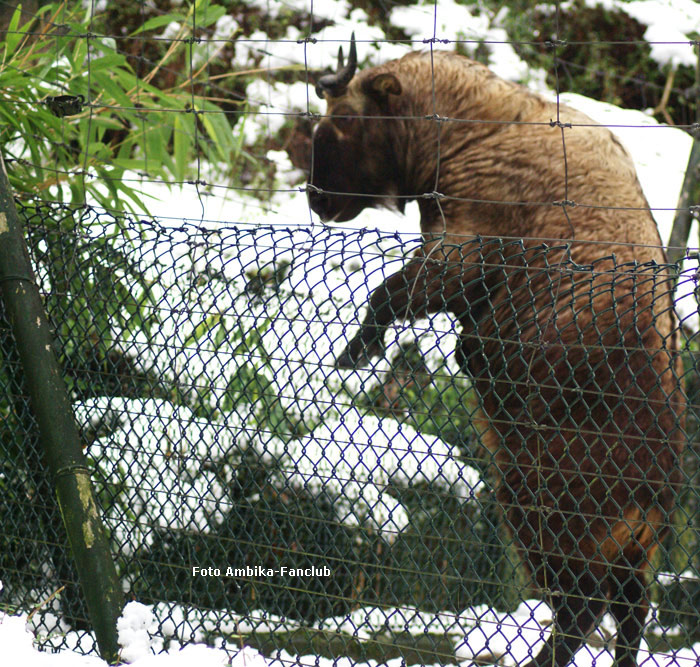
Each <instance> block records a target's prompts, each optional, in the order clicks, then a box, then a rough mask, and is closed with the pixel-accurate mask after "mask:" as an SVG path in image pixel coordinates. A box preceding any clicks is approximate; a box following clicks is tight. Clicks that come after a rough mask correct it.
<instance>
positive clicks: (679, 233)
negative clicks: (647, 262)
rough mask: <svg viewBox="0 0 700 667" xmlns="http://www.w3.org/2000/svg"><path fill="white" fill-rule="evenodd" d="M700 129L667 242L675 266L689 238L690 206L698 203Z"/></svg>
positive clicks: (699, 187) (683, 254) (696, 134)
mask: <svg viewBox="0 0 700 667" xmlns="http://www.w3.org/2000/svg"><path fill="white" fill-rule="evenodd" d="M698 133H700V129H698V130H696V132H695V138H694V140H693V148H692V150H691V151H690V157H689V158H688V167H687V169H686V171H685V179H684V180H683V189H682V190H681V195H680V198H679V200H678V211H677V213H676V217H675V219H674V221H673V227H672V228H671V238H669V240H668V261H669V262H671V263H672V264H675V263H676V262H678V261H679V260H681V259H683V257H684V256H685V253H686V246H687V245H688V237H689V236H690V226H691V225H692V223H693V216H692V214H691V212H690V206H692V205H697V203H698V201H700V137H698Z"/></svg>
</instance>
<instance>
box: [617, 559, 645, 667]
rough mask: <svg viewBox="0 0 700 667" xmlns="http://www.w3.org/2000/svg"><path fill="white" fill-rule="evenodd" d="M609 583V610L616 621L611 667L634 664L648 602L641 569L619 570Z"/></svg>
mask: <svg viewBox="0 0 700 667" xmlns="http://www.w3.org/2000/svg"><path fill="white" fill-rule="evenodd" d="M616 574H617V577H616V579H614V581H613V584H612V589H613V590H612V602H611V605H610V611H611V613H612V615H613V616H614V617H615V620H616V621H617V626H618V630H617V641H616V643H615V667H636V665H637V653H638V652H639V645H640V643H641V641H642V636H643V634H644V623H645V621H646V616H647V612H648V610H649V603H648V601H647V583H646V579H645V574H644V572H643V571H642V570H637V571H635V570H633V569H632V568H629V569H620V570H619V571H618V572H617V573H616Z"/></svg>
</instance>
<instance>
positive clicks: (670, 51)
mask: <svg viewBox="0 0 700 667" xmlns="http://www.w3.org/2000/svg"><path fill="white" fill-rule="evenodd" d="M587 4H589V5H596V4H601V5H604V6H605V7H606V9H617V10H619V11H622V12H624V13H626V14H627V15H629V16H631V17H632V18H633V19H636V20H637V21H639V23H641V24H642V25H646V26H647V29H646V31H645V33H644V39H645V40H646V41H647V42H649V43H650V44H651V57H652V58H653V59H654V60H656V62H657V63H659V65H661V66H671V67H677V66H678V65H685V66H687V67H695V64H696V62H697V55H696V54H695V50H694V49H693V45H692V40H693V39H694V37H693V35H694V34H695V35H697V33H699V32H700V6H699V5H698V3H697V2H695V0H673V2H669V0H634V1H633V2H625V1H624V0H606V1H605V2H604V3H603V2H596V0H587Z"/></svg>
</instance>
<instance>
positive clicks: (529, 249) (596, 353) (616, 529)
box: [308, 38, 684, 667]
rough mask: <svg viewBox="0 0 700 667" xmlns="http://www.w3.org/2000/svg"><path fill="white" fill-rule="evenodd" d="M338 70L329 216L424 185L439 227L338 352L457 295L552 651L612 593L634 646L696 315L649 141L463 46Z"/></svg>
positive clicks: (505, 500)
mask: <svg viewBox="0 0 700 667" xmlns="http://www.w3.org/2000/svg"><path fill="white" fill-rule="evenodd" d="M356 69H357V55H356V49H355V43H354V38H353V40H352V43H351V49H350V57H349V59H348V62H347V64H344V63H343V58H342V52H341V54H340V56H339V66H338V71H337V72H335V73H333V74H327V75H325V76H323V77H321V78H320V79H319V81H318V83H317V84H316V91H317V93H318V94H319V96H321V97H322V98H324V99H325V100H326V102H327V107H328V108H327V113H326V115H325V116H324V117H323V118H322V120H321V121H320V122H319V123H318V125H317V126H316V128H315V131H314V135H313V143H312V164H311V177H310V180H309V188H308V190H309V202H310V205H311V208H312V209H313V210H314V211H315V212H316V213H318V215H319V216H320V217H321V218H322V219H323V220H325V221H346V220H351V219H352V218H354V217H355V216H356V215H357V214H358V213H359V212H360V211H362V210H363V209H364V208H366V207H377V206H393V207H396V208H398V209H399V210H401V211H403V209H404V206H405V204H406V202H407V201H410V200H417V201H418V206H419V209H420V215H421V230H422V233H423V238H424V243H423V246H422V247H421V248H420V249H419V250H418V251H417V252H416V254H415V255H414V256H413V257H412V258H411V259H410V260H409V261H408V262H407V263H406V265H405V267H404V268H403V270H401V271H399V272H398V273H396V274H394V275H391V276H390V277H388V278H387V279H386V280H385V281H384V282H383V284H381V285H380V286H379V287H378V288H377V289H376V290H374V292H373V293H372V295H371V297H370V300H369V303H368V304H367V305H368V307H367V314H366V315H365V317H364V320H363V322H362V324H361V326H360V330H359V332H358V333H357V335H356V336H355V337H354V338H353V339H352V340H351V341H350V342H349V344H348V345H347V347H346V348H345V350H344V351H343V352H342V353H341V354H340V356H339V357H338V359H337V364H338V365H339V366H340V367H346V368H355V367H358V366H361V365H363V364H365V363H366V362H367V361H369V360H370V359H371V358H372V357H376V356H378V355H382V354H383V350H384V347H383V338H384V335H385V332H386V329H387V327H389V326H390V325H392V324H393V323H394V321H396V320H397V319H404V318H405V319H410V320H414V319H416V318H421V317H425V316H427V315H428V314H430V313H435V312H438V311H446V312H450V313H452V314H453V315H454V316H455V317H456V319H457V320H458V321H459V323H460V325H461V335H460V339H459V340H460V342H459V344H458V347H457V358H458V359H459V361H460V363H461V367H462V368H463V370H464V371H465V372H468V373H469V374H470V375H471V377H472V378H473V382H474V386H475V388H476V390H477V393H478V395H479V398H480V402H481V408H482V412H483V433H482V440H483V442H484V444H485V445H486V446H487V447H488V449H489V450H490V451H491V452H492V456H493V462H494V465H495V469H496V471H497V473H498V479H499V484H498V498H499V501H500V503H501V505H502V506H503V508H504V511H505V516H506V519H507V524H508V525H509V529H510V531H511V532H512V534H513V536H514V538H515V541H516V545H517V547H518V549H519V551H520V553H521V555H522V557H523V559H524V562H525V563H526V564H527V566H528V568H529V570H530V572H531V574H532V576H533V578H534V581H535V582H536V583H537V585H538V586H539V587H540V588H541V589H542V590H543V591H545V592H547V594H548V595H549V599H550V600H551V603H552V605H553V607H554V610H553V611H554V614H555V619H554V624H553V627H552V632H551V634H550V636H549V638H548V640H547V641H546V643H545V644H544V646H543V647H542V649H541V650H540V651H539V653H537V655H536V656H534V657H533V658H532V659H531V661H530V662H529V666H532V665H541V666H544V665H556V666H559V667H561V666H563V665H565V664H567V663H568V662H569V661H570V660H571V659H572V657H573V654H574V653H575V651H576V650H577V649H578V648H579V647H580V646H581V644H582V643H583V641H584V640H585V638H586V636H587V635H588V634H589V633H590V632H591V631H592V630H593V628H595V626H596V624H597V622H598V621H599V620H600V618H601V616H602V615H603V613H604V612H605V611H606V610H608V611H610V613H612V615H613V616H614V618H615V620H616V622H617V625H618V633H617V642H616V649H615V662H616V664H617V665H618V666H620V667H623V666H624V667H627V666H628V665H635V664H636V661H637V653H638V650H639V646H640V641H641V638H642V635H643V632H644V626H645V619H646V616H647V612H648V582H647V580H646V579H647V574H646V571H647V569H648V567H649V562H650V559H651V558H652V555H653V553H654V551H655V550H656V548H657V546H658V544H659V541H660V540H661V539H662V538H663V536H664V535H665V534H666V532H667V531H668V527H669V518H670V513H671V511H672V508H673V505H674V501H675V496H676V493H677V489H678V484H679V481H680V472H679V468H678V464H679V455H680V451H681V448H682V446H683V440H684V438H683V423H682V421H683V416H682V413H683V409H684V398H683V391H682V388H681V386H680V382H679V374H680V369H679V365H678V364H679V346H680V342H679V330H678V327H677V323H676V320H675V317H674V312H673V302H672V296H671V289H670V287H669V285H670V281H669V274H668V271H667V267H664V262H665V255H664V251H663V250H662V248H661V240H660V238H659V233H658V231H657V228H656V224H655V222H654V220H653V218H652V216H651V214H650V212H649V208H648V204H647V201H646V199H645V197H644V195H643V194H642V190H641V188H640V185H639V182H638V180H637V177H636V174H635V169H634V166H633V163H632V160H631V159H630V157H629V155H628V154H627V153H626V152H625V149H624V148H623V147H622V146H621V144H620V143H619V141H618V140H617V139H616V138H615V137H614V136H613V134H612V133H611V132H610V131H609V130H608V129H606V128H604V127H602V126H600V125H597V124H596V123H594V122H593V121H592V120H591V119H590V118H588V117H587V116H585V115H584V114H582V113H580V112H578V111H575V110H573V109H570V108H567V107H566V106H564V105H557V104H556V103H554V102H550V101H547V100H545V99H544V98H543V97H540V96H538V95H537V94H534V93H532V92H530V91H528V90H526V89H525V88H523V87H521V86H519V85H516V84H514V83H510V82H508V81H504V80H502V79H500V78H498V77H497V76H495V75H494V74H493V73H492V72H490V71H489V70H488V69H487V68H486V67H484V66H483V65H481V64H479V63H476V62H473V61H471V60H469V59H467V58H464V57H462V56H459V55H456V54H453V53H446V52H435V53H410V54H408V55H406V56H405V57H403V58H401V59H400V60H394V61H391V62H388V63H386V64H384V65H381V66H378V67H372V68H370V69H365V70H363V71H359V72H357V71H356Z"/></svg>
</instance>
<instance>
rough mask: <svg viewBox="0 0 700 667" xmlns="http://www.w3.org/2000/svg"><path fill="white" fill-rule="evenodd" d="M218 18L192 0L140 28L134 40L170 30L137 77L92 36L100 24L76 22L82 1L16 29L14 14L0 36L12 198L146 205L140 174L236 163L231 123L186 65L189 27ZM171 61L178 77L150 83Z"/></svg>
mask: <svg viewBox="0 0 700 667" xmlns="http://www.w3.org/2000/svg"><path fill="white" fill-rule="evenodd" d="M224 12H225V10H224V8H223V7H221V6H219V5H215V4H213V3H210V2H209V0H196V2H194V3H192V4H191V5H190V6H189V8H186V9H183V10H182V11H181V12H180V11H175V12H171V13H169V14H167V15H163V16H157V17H154V18H152V19H151V20H148V21H146V22H145V23H144V24H143V25H142V26H141V27H140V28H138V29H137V30H136V31H135V33H134V35H132V36H138V35H142V34H143V35H145V34H147V33H149V31H152V30H154V29H157V28H162V26H163V25H165V24H170V23H176V24H177V25H178V26H179V30H178V32H177V34H176V35H174V36H173V38H172V39H171V40H168V41H164V42H163V44H165V45H167V46H166V47H164V48H163V49H162V52H160V53H158V54H157V56H158V59H157V60H156V61H153V62H152V63H151V66H150V69H148V70H147V71H145V72H144V73H143V74H141V75H139V74H138V73H137V72H136V71H135V70H134V68H133V67H132V65H131V64H130V61H129V58H128V56H127V54H126V53H124V52H122V51H121V50H120V49H119V48H118V46H117V43H116V41H115V39H114V38H111V37H99V36H97V34H96V32H95V31H96V30H97V28H98V27H99V26H98V25H97V23H98V22H99V21H100V20H105V19H104V17H103V18H99V17H96V18H94V19H93V18H92V17H91V16H90V15H89V14H87V15H86V14H85V12H84V10H83V9H82V5H81V3H80V2H75V1H71V2H66V3H61V4H50V5H45V6H44V7H42V8H41V9H40V10H39V12H38V13H37V15H36V17H35V18H33V19H32V20H29V21H27V22H25V23H23V24H21V23H20V16H21V15H20V9H19V8H18V9H17V10H16V11H15V13H14V15H13V17H12V19H11V22H10V25H9V28H8V31H7V32H6V33H0V39H2V40H3V41H0V50H1V52H2V61H1V62H0V77H2V81H3V86H2V90H0V117H1V118H2V120H3V122H2V127H1V128H0V151H2V154H3V155H4V157H5V160H6V162H7V163H8V164H9V176H10V181H11V184H12V186H13V188H14V190H15V192H16V193H17V195H18V196H34V197H39V198H42V199H59V200H63V201H65V200H66V198H67V197H68V198H69V199H70V203H73V204H82V203H86V202H95V203H97V204H99V205H100V206H103V207H105V208H107V209H116V210H125V209H126V210H144V209H147V206H146V202H144V200H143V194H142V192H141V190H140V188H139V187H138V186H136V185H134V183H138V182H139V181H140V179H142V178H143V179H146V180H165V181H175V182H179V183H182V182H184V181H186V180H188V179H194V178H196V176H197V170H196V169H195V163H198V162H199V161H200V160H201V161H206V162H207V163H209V164H212V165H216V164H221V165H230V164H232V163H233V162H235V161H236V160H237V159H238V157H239V156H240V155H241V154H242V148H241V143H240V138H239V137H237V135H236V134H235V133H234V132H233V128H232V124H231V120H230V118H232V119H233V121H234V122H235V118H236V117H235V116H232V117H229V116H228V115H227V114H226V113H224V111H223V110H222V108H221V106H220V104H219V101H218V100H216V101H215V100H213V99H212V97H211V95H209V94H208V93H207V90H206V89H205V87H203V85H202V81H204V80H205V79H206V77H207V76H208V73H207V70H206V65H207V62H208V61H207V62H205V63H203V64H202V63H198V64H197V65H196V66H195V64H194V59H193V48H194V46H195V43H196V41H197V40H198V37H197V35H198V34H199V33H198V31H201V30H202V29H203V28H206V27H207V26H209V25H211V24H212V23H214V22H216V21H217V19H219V18H220V17H221V16H222V15H223V14H224ZM86 36H88V37H89V38H87V39H86ZM215 57H216V50H214V52H213V53H212V54H211V55H209V57H208V60H211V59H213V58H215ZM173 62H174V63H177V67H176V69H175V70H172V69H169V72H173V71H175V72H176V76H174V77H173V76H171V77H169V78H168V79H167V80H166V79H165V78H163V77H162V76H159V73H160V72H161V70H163V69H164V68H166V67H167V66H169V65H170V64H172V63H173ZM61 97H65V98H66V99H68V101H69V104H68V106H69V107H70V108H69V109H66V105H65V104H64V105H63V110H61V108H60V107H61V105H60V104H59V103H57V101H56V98H61ZM228 102H229V106H230V105H231V104H238V105H239V106H240V105H241V104H242V103H241V102H240V101H238V102H235V101H228ZM52 109H53V111H52ZM66 110H67V111H68V113H66V115H62V116H60V115H59V116H57V115H56V113H59V114H60V113H65V112H66Z"/></svg>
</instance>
